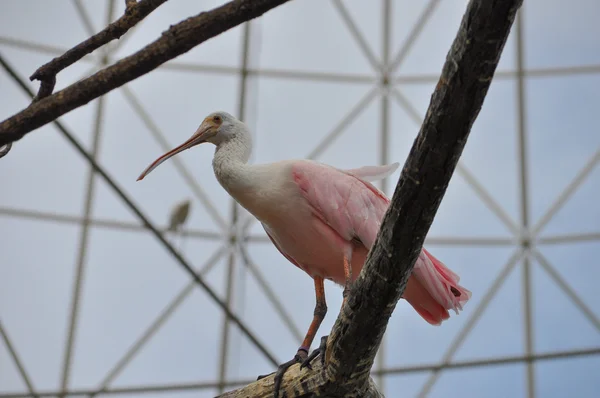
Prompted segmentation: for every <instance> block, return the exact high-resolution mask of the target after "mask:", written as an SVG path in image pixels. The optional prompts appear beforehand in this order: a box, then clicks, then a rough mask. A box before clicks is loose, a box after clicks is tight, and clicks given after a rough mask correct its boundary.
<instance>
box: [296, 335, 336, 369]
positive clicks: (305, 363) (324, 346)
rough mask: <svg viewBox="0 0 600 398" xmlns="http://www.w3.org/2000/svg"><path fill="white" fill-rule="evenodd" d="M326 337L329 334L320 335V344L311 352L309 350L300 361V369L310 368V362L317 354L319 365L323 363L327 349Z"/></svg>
mask: <svg viewBox="0 0 600 398" xmlns="http://www.w3.org/2000/svg"><path fill="white" fill-rule="evenodd" d="M328 337H329V336H323V337H321V344H319V348H317V349H315V350H313V352H311V353H310V355H309V356H308V357H307V358H306V359H305V360H304V361H302V364H301V365H300V369H302V368H308V369H310V370H312V366H311V364H310V363H311V362H312V360H313V359H315V358H316V357H317V356H318V355H319V354H320V355H321V365H325V351H327V338H328Z"/></svg>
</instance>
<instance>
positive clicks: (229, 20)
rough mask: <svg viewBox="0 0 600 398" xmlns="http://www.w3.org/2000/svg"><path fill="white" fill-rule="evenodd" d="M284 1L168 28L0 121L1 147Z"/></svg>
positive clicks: (244, 4)
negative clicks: (113, 61)
mask: <svg viewBox="0 0 600 398" xmlns="http://www.w3.org/2000/svg"><path fill="white" fill-rule="evenodd" d="M287 1H289V0H233V1H230V2H229V3H227V4H224V5H222V6H220V7H217V8H215V9H213V10H211V11H208V12H202V13H200V14H198V15H196V16H194V17H191V18H188V19H186V20H183V21H181V22H179V23H178V24H176V25H173V26H171V27H170V28H169V29H168V30H167V31H165V32H163V34H162V36H161V37H160V38H159V39H157V40H155V41H154V42H152V43H150V44H148V45H147V46H146V47H144V48H143V49H141V50H139V51H138V52H136V53H135V54H132V55H130V56H128V57H126V58H123V59H122V60H120V61H119V62H117V63H116V64H114V65H112V66H109V67H107V68H105V69H103V70H101V71H99V72H97V73H95V74H94V75H92V76H90V77H88V78H86V79H83V80H80V81H78V82H77V83H74V84H72V85H70V86H69V87H67V88H65V89H63V90H61V91H59V92H57V93H54V94H53V95H51V96H49V97H46V98H43V99H41V100H39V101H36V102H33V103H32V104H31V105H29V106H28V107H27V108H25V109H24V110H22V111H21V112H19V113H17V114H15V115H13V116H11V117H10V118H8V119H6V120H4V121H3V122H2V123H0V147H2V146H3V145H5V144H8V143H9V142H13V141H16V140H19V139H21V138H22V137H23V136H24V135H25V134H27V133H29V132H31V131H32V130H35V129H37V128H39V127H41V126H43V125H45V124H47V123H49V122H51V121H53V120H55V119H57V118H58V117H60V116H62V115H64V114H65V113H67V112H70V111H72V110H73V109H75V108H78V107H80V106H82V105H85V104H87V103H88V102H90V101H92V100H93V99H95V98H98V97H99V96H101V95H104V94H106V93H108V92H109V91H111V90H114V89H115V88H117V87H120V86H122V85H124V84H126V83H128V82H130V81H132V80H134V79H137V78H138V77H140V76H142V75H144V74H146V73H148V72H150V71H152V70H154V69H156V68H157V67H159V66H160V65H162V64H163V63H165V62H167V61H169V60H171V59H173V58H175V57H177V56H179V55H181V54H184V53H186V52H188V51H189V50H191V49H192V48H194V47H196V46H197V45H199V44H200V43H203V42H205V41H206V40H208V39H210V38H212V37H215V36H217V35H219V34H221V33H223V32H225V31H227V30H229V29H231V28H233V27H235V26H237V25H240V24H242V23H244V22H246V21H249V20H251V19H254V18H257V17H259V16H261V15H262V14H264V13H265V12H267V11H269V10H271V9H272V8H275V7H277V6H279V5H281V4H284V3H286V2H287ZM139 3H141V2H139ZM132 7H133V6H132Z"/></svg>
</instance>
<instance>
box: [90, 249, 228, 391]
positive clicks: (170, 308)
mask: <svg viewBox="0 0 600 398" xmlns="http://www.w3.org/2000/svg"><path fill="white" fill-rule="evenodd" d="M230 250H233V249H232V248H231V247H227V246H222V247H220V248H219V249H218V250H217V251H216V252H215V253H214V254H213V255H212V256H210V257H209V258H208V260H206V262H205V263H204V264H203V265H202V266H201V267H200V268H199V270H198V273H199V274H200V275H202V276H206V275H207V274H208V273H209V272H210V270H212V269H213V267H214V266H215V265H216V264H217V262H218V261H219V260H220V259H221V258H222V257H223V256H224V255H225V254H228V253H229V251H230ZM194 287H195V283H194V281H190V282H189V283H188V284H187V285H186V286H185V287H184V288H183V289H182V290H181V291H180V292H179V293H178V294H177V295H176V296H175V297H174V298H173V300H171V302H170V303H169V304H167V305H166V306H165V308H164V310H163V311H162V312H161V313H160V314H158V316H157V317H156V318H155V319H154V321H152V322H151V323H150V325H149V326H148V327H147V328H146V330H145V331H144V333H142V334H141V335H140V337H138V339H137V340H136V341H135V342H134V343H133V344H132V345H131V347H130V348H129V349H128V350H127V352H126V353H125V354H123V356H122V357H121V358H120V359H119V360H118V361H117V363H116V364H115V365H114V367H113V368H112V369H111V370H110V371H109V372H108V373H107V374H106V376H104V378H103V379H102V381H101V382H100V385H99V386H98V387H97V389H96V390H95V391H94V392H93V393H92V394H90V398H91V397H93V396H95V395H97V394H101V393H102V394H103V393H105V391H106V390H107V389H108V386H109V385H110V383H112V382H113V381H114V380H115V379H116V378H117V376H118V375H119V374H121V372H122V371H123V370H124V369H125V368H126V367H127V365H128V364H129V363H131V361H132V360H133V358H135V356H136V355H137V354H138V352H139V351H140V350H141V349H142V348H143V347H144V346H145V345H146V344H147V343H148V341H150V339H151V338H152V337H153V336H154V335H156V333H157V332H158V331H159V330H160V328H162V327H163V325H164V324H165V323H166V322H167V321H168V320H169V318H170V317H171V315H173V314H174V313H175V311H176V310H177V308H179V306H180V305H181V304H183V303H184V302H185V300H186V299H187V298H188V296H189V295H190V293H192V290H193V289H194Z"/></svg>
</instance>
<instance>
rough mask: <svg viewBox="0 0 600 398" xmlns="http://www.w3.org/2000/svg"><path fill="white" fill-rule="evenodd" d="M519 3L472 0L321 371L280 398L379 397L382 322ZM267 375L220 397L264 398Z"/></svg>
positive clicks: (292, 372)
mask: <svg viewBox="0 0 600 398" xmlns="http://www.w3.org/2000/svg"><path fill="white" fill-rule="evenodd" d="M521 4H522V0H504V1H499V0H496V1H490V0H471V1H470V2H469V5H468V7H467V10H466V13H465V15H464V17H463V19H462V22H461V25H460V28H459V30H458V33H457V36H456V38H455V40H454V43H453V44H452V47H451V49H450V51H449V53H448V55H447V58H446V63H445V64H444V67H443V70H442V74H441V77H440V80H439V82H438V84H437V86H436V88H435V91H434V93H433V95H432V97H431V102H430V105H429V109H428V111H427V114H426V117H425V121H424V122H423V125H422V127H421V130H420V132H419V135H418V136H417V138H416V140H415V142H414V144H413V147H412V149H411V152H410V154H409V156H408V159H407V160H406V163H405V165H404V168H403V170H402V174H401V176H400V180H399V181H398V185H397V186H396V191H395V192H394V195H393V197H392V200H391V203H390V207H389V209H388V211H387V212H386V215H385V217H384V219H383V222H382V226H381V229H380V231H379V234H378V236H377V239H376V241H375V244H374V245H373V247H372V248H371V250H370V252H369V255H368V257H367V261H366V264H365V266H364V268H363V270H362V271H361V273H360V274H359V276H358V278H357V280H356V282H355V283H354V284H353V286H352V288H351V290H350V293H349V296H348V299H347V300H346V302H345V304H344V305H343V306H342V309H341V311H340V315H339V316H338V318H337V320H336V323H335V325H334V326H333V329H332V331H331V334H330V335H329V338H328V341H327V351H326V355H325V365H324V366H322V365H321V361H314V362H313V370H310V369H303V370H300V369H299V368H300V367H299V366H298V365H294V366H292V367H291V368H290V369H289V370H288V373H287V374H286V376H285V377H284V380H283V383H282V388H281V390H282V395H283V396H287V397H314V396H328V397H342V396H343V397H359V396H360V397H379V396H381V394H380V392H379V391H378V390H377V389H376V388H375V387H374V384H373V381H372V379H371V378H370V371H371V368H372V366H373V362H374V359H375V354H376V353H377V350H378V348H379V345H380V344H381V340H382V337H383V334H384V332H385V329H386V327H387V323H388V320H389V318H390V316H391V315H392V312H393V311H394V308H395V307H396V304H397V302H398V300H399V299H400V297H401V296H402V294H403V292H404V289H405V287H406V283H407V281H408V278H409V276H410V274H411V273H412V269H413V266H414V263H415V261H416V259H417V257H418V255H419V253H420V251H421V248H422V246H423V242H424V240H425V236H426V235H427V233H428V231H429V228H430V226H431V224H432V222H433V219H434V217H435V214H436V212H437V209H438V207H439V205H440V203H441V201H442V198H443V196H444V194H445V192H446V189H447V187H448V184H449V183H450V179H451V177H452V174H453V173H454V170H455V169H456V166H457V164H458V159H459V158H460V155H461V154H462V151H463V149H464V146H465V144H466V141H467V138H468V136H469V133H470V131H471V127H472V125H473V123H474V121H475V119H476V118H477V115H478V114H479V111H480V109H481V106H482V105H483V101H484V99H485V96H486V94H487V92H488V89H489V86H490V83H491V81H492V78H493V75H494V72H495V70H496V67H497V65H498V62H499V60H500V54H501V53H502V50H503V48H504V45H505V43H506V39H507V37H508V34H509V32H510V29H511V26H512V24H513V21H514V19H515V15H516V13H517V10H518V9H519V7H520V6H521ZM272 394H273V375H271V376H268V377H265V378H264V379H261V380H259V381H257V382H255V383H252V384H250V385H249V386H246V387H244V388H241V389H238V390H235V391H232V392H229V393H226V394H224V395H221V397H228V398H234V397H256V398H258V397H261V398H262V397H269V396H272Z"/></svg>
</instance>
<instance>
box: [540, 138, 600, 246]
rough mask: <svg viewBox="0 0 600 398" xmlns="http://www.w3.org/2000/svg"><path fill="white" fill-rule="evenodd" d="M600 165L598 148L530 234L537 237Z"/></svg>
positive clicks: (599, 150)
mask: <svg viewBox="0 0 600 398" xmlns="http://www.w3.org/2000/svg"><path fill="white" fill-rule="evenodd" d="M598 163H600V148H598V149H597V150H596V153H594V155H592V157H591V158H590V159H589V160H588V161H587V162H586V163H585V165H584V166H583V168H582V169H581V170H580V171H579V173H577V175H576V176H575V178H573V181H571V183H569V185H567V186H566V187H565V189H564V190H563V191H562V192H561V193H560V194H559V195H558V198H556V200H555V201H554V203H552V205H551V206H550V207H549V208H548V210H547V211H546V213H544V215H543V216H542V217H541V218H540V219H539V221H538V222H537V223H536V225H535V226H534V227H533V228H532V232H531V234H532V235H534V236H537V235H538V234H539V233H540V232H541V231H542V229H543V228H544V227H545V226H546V224H548V223H549V222H550V221H551V220H552V217H554V216H555V215H556V213H558V212H559V211H560V209H561V208H562V207H563V206H564V204H565V203H566V202H567V200H568V199H569V198H570V197H571V196H572V195H573V194H574V193H575V192H576V191H577V189H578V188H579V187H580V186H581V184H583V182H584V181H585V179H586V178H587V177H588V176H589V175H590V174H591V172H592V171H593V170H594V168H595V167H596V165H598Z"/></svg>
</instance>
